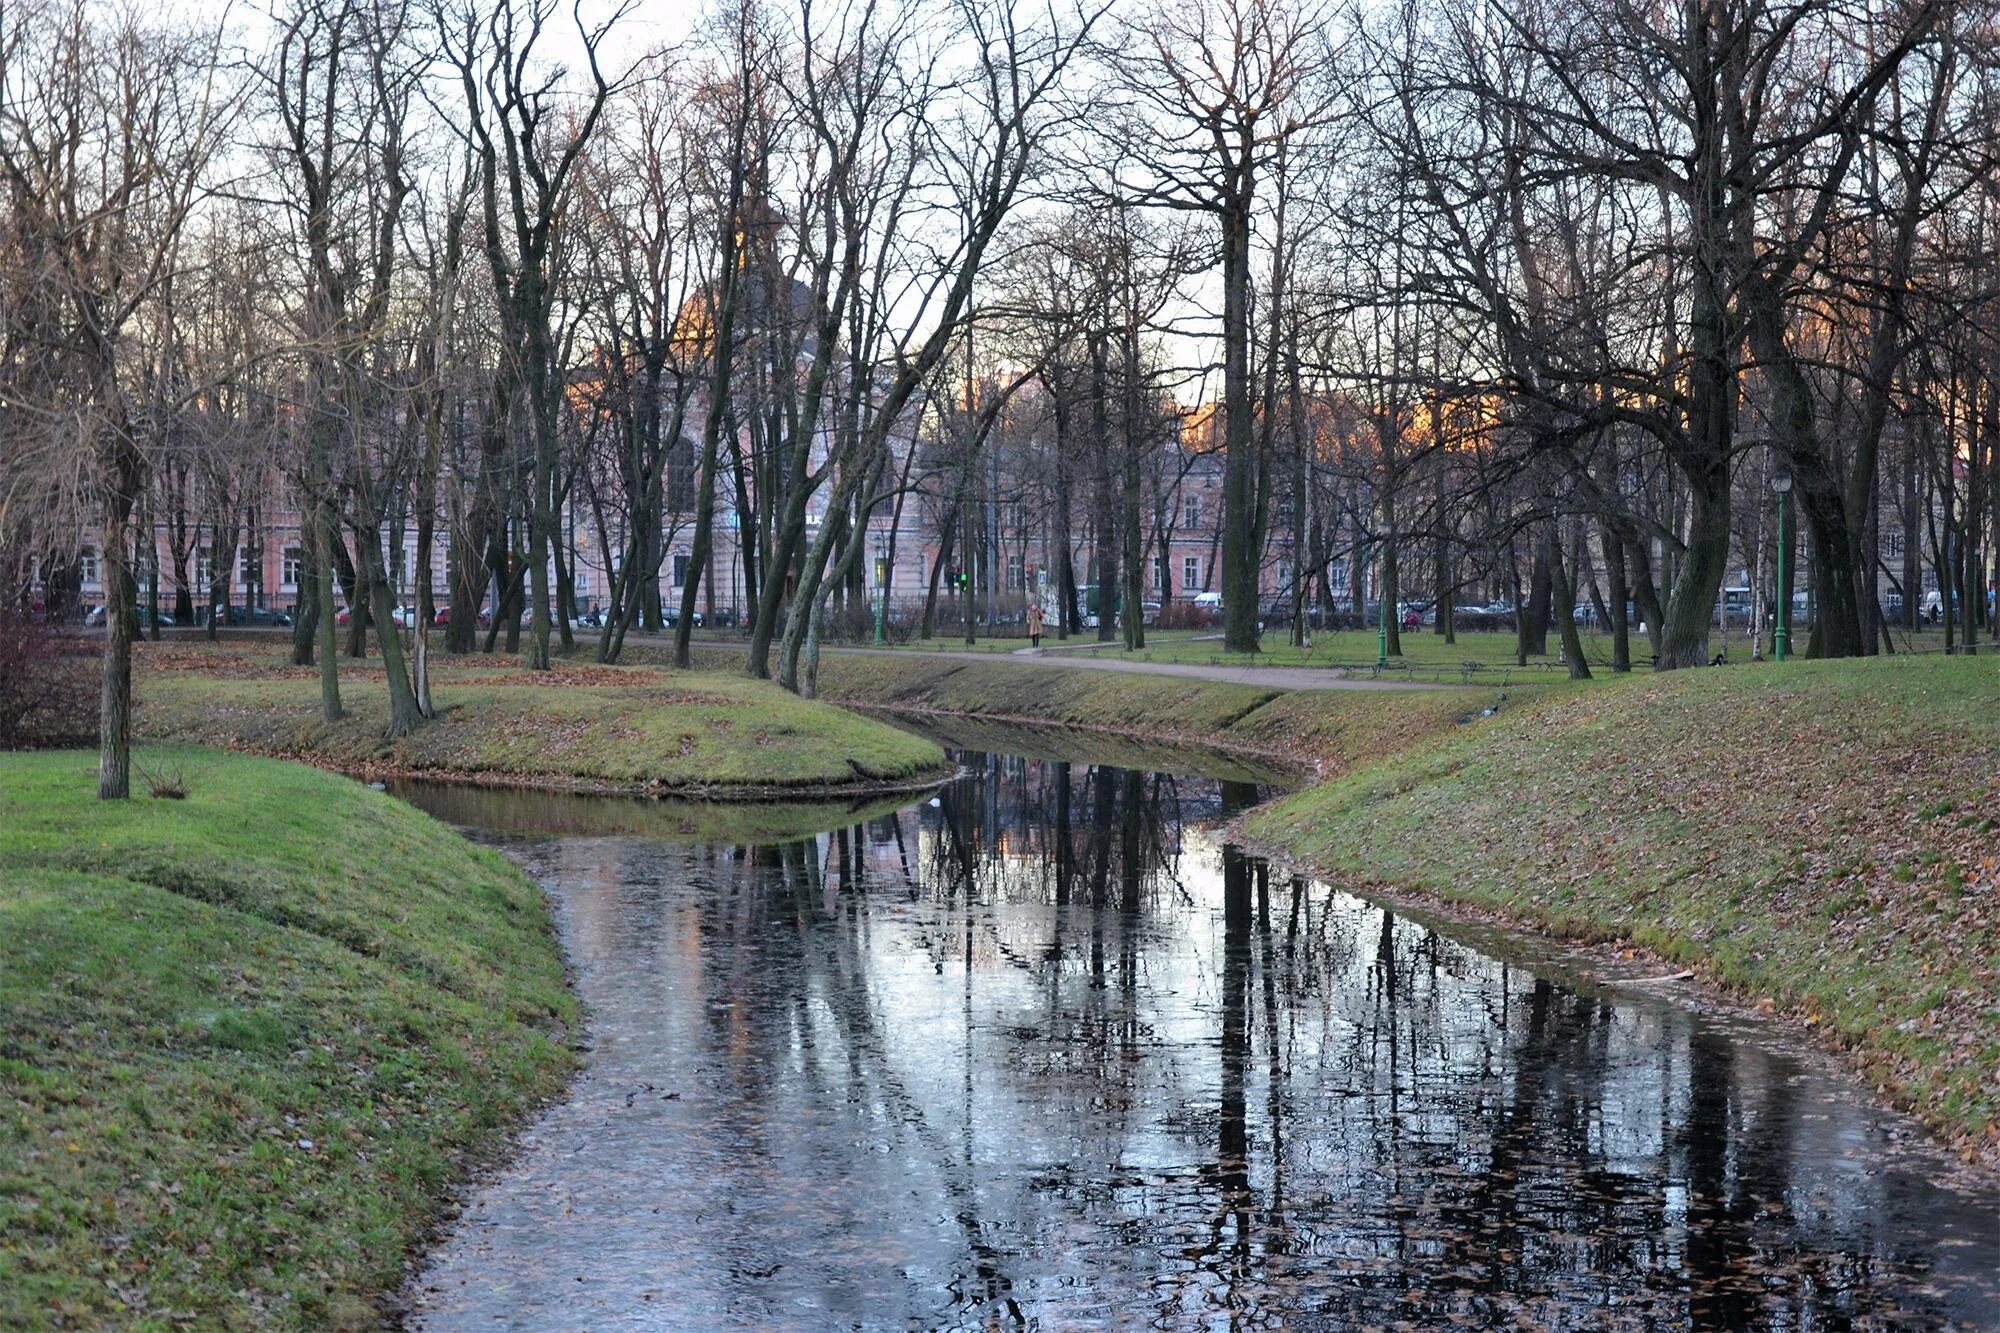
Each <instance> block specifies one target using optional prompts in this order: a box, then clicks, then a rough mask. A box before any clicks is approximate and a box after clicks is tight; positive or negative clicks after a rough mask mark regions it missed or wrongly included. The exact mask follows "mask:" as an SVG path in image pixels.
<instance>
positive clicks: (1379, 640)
mask: <svg viewBox="0 0 2000 1333" xmlns="http://www.w3.org/2000/svg"><path fill="white" fill-rule="evenodd" d="M1387 558H1388V557H1387V555H1386V554H1385V555H1384V556H1383V557H1382V559H1384V560H1386V559H1387ZM1381 568H1382V566H1381V565H1377V566H1376V570H1377V573H1376V576H1375V605H1376V608H1377V610H1376V614H1375V669H1376V670H1377V671H1380V670H1382V669H1383V668H1384V667H1386V666H1388V665H1389V596H1388V593H1389V590H1388V588H1387V587H1386V586H1384V584H1383V582H1382V577H1381V573H1380V570H1381Z"/></svg>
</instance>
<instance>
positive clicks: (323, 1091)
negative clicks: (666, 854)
mask: <svg viewBox="0 0 2000 1333" xmlns="http://www.w3.org/2000/svg"><path fill="white" fill-rule="evenodd" d="M139 759H140V762H141V764H142V765H144V766H145V768H146V769H148V770H150V771H152V772H154V773H156V774H159V773H162V772H165V771H169V770H171V771H177V772H179V773H181V774H182V775H183V776H184V779H185V781H186V784H187V791H188V794H187V798H186V799H185V800H180V801H169V800H157V799H147V798H144V797H141V798H138V799H135V800H132V801H129V802H115V803H105V802H99V801H97V800H95V799H94V795H95V767H96V766H95V756H94V755H89V754H80V753H76V752H55V753H42V754H35V755H18V754H16V755H0V1327H7V1328H23V1327H47V1326H76V1327H100V1326H104V1325H112V1324H115V1325H136V1326H140V1327H162V1328H164V1327H174V1326H190V1327H203V1328H216V1327H243V1328H247V1327H272V1326H275V1327H333V1326H348V1327H353V1326H357V1325H366V1324H373V1323H374V1322H376V1321H377V1319H378V1317H379V1314H378V1311H379V1307H378V1305H377V1302H378V1300H379V1299H381V1298H382V1297H383V1296H384V1295H385V1294H386V1293H389V1292H392V1291H393V1290H394V1289H395V1288H396V1286H397V1285H398V1284H399V1282H400V1281H401V1279H402V1277H403V1272H404V1266H405V1264H406V1262H407V1261H408V1259H409V1257H410V1256H411V1254H412V1252H413V1249H414V1248H415V1247H416V1246H417V1245H419V1244H420V1242H421V1241H422V1239H423V1237H424V1236H425V1234H426V1232H427V1230H428V1228H430V1227H431V1226H432V1225H433V1224H434V1223H435V1222H436V1221H437V1220H438V1219H439V1217H440V1215H441V1210H442V1209H443V1207H444V1205H445V1203H446V1196H447V1191H448V1190H449V1188H450V1187H451V1185H452V1183H453V1182H454V1180H456V1179H457V1178H458V1177H460V1176H461V1175H462V1174H463V1173H464V1169H465V1167H466V1166H467V1165H468V1159H470V1158H473V1157H477V1156H478V1155H480V1154H482V1153H484V1152H487V1151H489V1150H491V1149H492V1148H493V1147H494V1146H495V1145H496V1143H497V1140H498V1138H499V1136H500V1135H501V1134H502V1133H503V1132H504V1131H505V1130H506V1129H507V1128H508V1127H509V1126H511V1125H513V1124H515V1123H516V1122H517V1121H518V1120H519V1119H520V1118H521V1117H522V1115H523V1114H524V1113H525V1112H526V1111H527V1110H528V1109H529V1108H530V1107H531V1106H532V1105H533V1104H534V1103H535V1102H536V1101H537V1100H539V1099H541V1098H543V1097H546V1096H548V1095H550V1094H552V1093H553V1092H555V1091H556V1090H557V1089H558V1088H559V1087H560V1086H561V1084H562V1082H563V1080H564V1078H565V1076H566V1074H567V1071H568V1069H569V1067H570V1063H571V1061H570V1057H569V1054H568V1052H567V1050H566V1049H565V1047H564V1045H563V1040H564V1035H565V1031H566V1029H567V1027H568V1025H569V1024H571V1023H573V1022H574V1021H575V1019H576V1017H577V1014H576V1007H575V1004H574V1001H573V1000H572V998H571V996H570V995H569V992H568V991H567V990H566V989H565V988H564V985H563V974H562V959H561V953H560V950H559V948H558V946H557V943H556V940H555V938H554V935H553V933H552V930H551V925H550V921H549V918H548V913H547V910H546V906H545V904H544V901H543V899H542V896H541V894H540V892H539V891H538V890H537V889H536V888H535V886H534V885H533V884H531V883H530V882H529V881H528V880H527V879H526V878H525V877H524V876H522V875H521V874H520V873H519V872H518V871H516V870H514V869H513V868H512V867H510V866H509V865H507V864H506V862H504V861H503V860H502V859H501V858H500V857H499V856H498V855H496V854H495V853H493V852H491V851H488V850H484V849H481V848H476V847H473V846H471V845H470V844H468V843H466V842H465V841H464V840H462V839H460V838H459V837H457V836H456V835H455V834H453V833H452V832H451V831H450V830H449V829H447V828H446V827H444V826H443V825H441V824H439V823H437V822H435V821H433V820H431V819H429V818H428V817H426V816H424V815H421V814H419V813H417V812H416V811H414V810H412V809H410V808H408V807H407V806H405V805H403V804H402V803H400V802H398V801H395V800H393V799H391V798H389V797H387V796H384V795H381V794H380V793H377V792H371V791H369V790H367V789H366V788H364V787H362V786H360V785H358V784H356V783H353V782H349V781H347V780H345V779H342V778H336V777H332V776H329V775H327V774H324V773H319V772H315V771H313V770H312V769H309V768H305V767H301V766H298V765H293V764H282V763H275V762H271V761H268V760H262V759H252V758H247V757H243V756H235V755H227V754H222V753H219V752H216V751H202V750H185V751H163V750H159V749H151V748H149V749H145V750H142V751H140V753H139ZM134 785H135V786H137V787H141V788H142V789H143V784H142V783H139V782H136V781H135V783H134Z"/></svg>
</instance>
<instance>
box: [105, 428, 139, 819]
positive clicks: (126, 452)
mask: <svg viewBox="0 0 2000 1333" xmlns="http://www.w3.org/2000/svg"><path fill="white" fill-rule="evenodd" d="M109 446H110V448H109V452H110V454H111V457H110V458H109V459H108V460H106V461H107V464H108V466H107V467H106V468H105V473H106V475H105V488H104V532H103V537H102V542H103V546H102V553H101V558H102V564H103V571H104V574H103V582H104V664H103V674H102V677H101V680H100V690H99V694H98V717H97V798H98V799H99V800H101V801H122V800H124V799H126V798H127V797H129V796H130V795H131V794H132V631H133V628H134V625H133V622H134V620H135V618H136V603H137V599H138V590H137V588H136V587H134V585H133V580H132V570H131V567H130V565H129V564H128V563H127V551H128V548H129V547H130V545H131V540H132V538H131V533H130V532H129V531H127V528H128V526H129V524H130V521H131V517H132V506H133V503H134V497H135V496H137V495H138V494H139V491H140V488H141V486H142V485H143V484H144V479H145V478H144V468H145V460H144V459H143V458H142V457H141V456H140V453H139V449H138V446H137V445H136V444H134V443H133V441H132V437H131V435H130V434H129V432H128V431H127V430H126V429H124V427H123V426H122V425H121V426H119V427H116V428H114V429H113V431H112V435H111V439H110V441H109Z"/></svg>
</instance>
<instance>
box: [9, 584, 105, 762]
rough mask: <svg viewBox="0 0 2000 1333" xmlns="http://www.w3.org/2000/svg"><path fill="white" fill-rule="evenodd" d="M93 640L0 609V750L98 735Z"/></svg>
mask: <svg viewBox="0 0 2000 1333" xmlns="http://www.w3.org/2000/svg"><path fill="white" fill-rule="evenodd" d="M94 656H95V654H94V652H93V651H92V649H91V646H90V645H89V644H88V643H86V642H85V641H83V640H82V639H80V638H77V637H75V636H73V635H67V634H63V633H60V632H58V631H57V630H56V629H55V627H53V626H51V625H47V624H43V623H41V622H39V621H35V620H30V619H28V618H27V617H25V616H22V615H20V614H19V613H17V612H14V611H11V610H9V611H0V750H34V749H53V748H56V747H59V746H67V745H88V744H90V743H91V742H92V741H94V740H95V739H96V738H97V685H98V674H97V671H96V670H95V666H94V662H93V660H92V659H93V658H94Z"/></svg>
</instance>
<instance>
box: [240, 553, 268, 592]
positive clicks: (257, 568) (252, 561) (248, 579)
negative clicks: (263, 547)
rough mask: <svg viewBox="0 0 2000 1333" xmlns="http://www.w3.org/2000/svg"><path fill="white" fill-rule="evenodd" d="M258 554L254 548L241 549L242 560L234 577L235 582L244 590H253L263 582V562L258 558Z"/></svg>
mask: <svg viewBox="0 0 2000 1333" xmlns="http://www.w3.org/2000/svg"><path fill="white" fill-rule="evenodd" d="M260 554H261V553H260V552H259V551H257V550H256V549H255V548H254V547H250V546H245V547H244V548H243V559H242V563H241V564H240V566H239V567H238V573H237V576H236V577H237V581H238V582H240V583H241V584H242V585H243V586H244V587H246V588H254V587H256V586H258V585H259V584H261V583H262V582H263V581H264V570H263V568H262V566H263V563H264V562H263V561H262V560H261V559H259V558H258V557H259V555H260Z"/></svg>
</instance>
